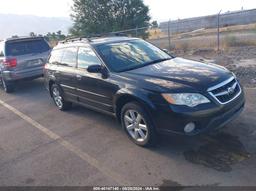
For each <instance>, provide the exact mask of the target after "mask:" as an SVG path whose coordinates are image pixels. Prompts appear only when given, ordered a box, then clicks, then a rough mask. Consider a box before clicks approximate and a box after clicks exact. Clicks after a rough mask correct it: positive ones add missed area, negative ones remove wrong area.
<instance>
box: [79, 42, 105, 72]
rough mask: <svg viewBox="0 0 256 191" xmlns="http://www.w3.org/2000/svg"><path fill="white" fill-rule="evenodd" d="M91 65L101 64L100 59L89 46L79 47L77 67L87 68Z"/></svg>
mask: <svg viewBox="0 0 256 191" xmlns="http://www.w3.org/2000/svg"><path fill="white" fill-rule="evenodd" d="M91 65H101V61H100V59H99V58H98V57H97V55H96V54H95V52H94V51H93V50H92V49H91V48H90V47H80V48H79V50H78V65H77V67H78V68H80V69H87V68H88V66H91Z"/></svg>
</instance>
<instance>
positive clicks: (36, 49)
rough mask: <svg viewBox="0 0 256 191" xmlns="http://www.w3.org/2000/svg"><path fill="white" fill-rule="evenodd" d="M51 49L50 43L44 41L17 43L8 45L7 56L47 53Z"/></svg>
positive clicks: (8, 43)
mask: <svg viewBox="0 0 256 191" xmlns="http://www.w3.org/2000/svg"><path fill="white" fill-rule="evenodd" d="M49 49H50V47H49V45H48V43H47V42H46V41H45V40H43V39H40V40H30V41H15V42H7V43H6V55H8V56H20V55H26V54H35V53H42V52H46V51H48V50H49Z"/></svg>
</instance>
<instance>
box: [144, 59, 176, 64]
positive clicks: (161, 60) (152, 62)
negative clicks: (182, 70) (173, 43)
mask: <svg viewBox="0 0 256 191" xmlns="http://www.w3.org/2000/svg"><path fill="white" fill-rule="evenodd" d="M171 59H172V58H162V59H157V60H153V61H150V62H147V63H145V65H150V64H156V63H159V62H164V61H166V60H171Z"/></svg>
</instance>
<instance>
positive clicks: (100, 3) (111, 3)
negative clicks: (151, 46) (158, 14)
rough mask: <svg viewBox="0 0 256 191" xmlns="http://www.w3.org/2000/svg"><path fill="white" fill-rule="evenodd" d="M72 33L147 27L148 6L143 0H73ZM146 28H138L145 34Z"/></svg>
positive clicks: (92, 32)
mask: <svg viewBox="0 0 256 191" xmlns="http://www.w3.org/2000/svg"><path fill="white" fill-rule="evenodd" d="M72 10H73V13H72V14H71V18H72V19H73V21H74V25H73V27H72V28H71V30H70V32H71V34H73V35H90V34H101V33H108V32H114V31H120V30H126V29H135V28H142V27H148V26H149V25H150V24H149V20H150V16H149V8H148V7H147V6H146V5H145V4H144V2H143V0H74V5H73V6H72ZM145 31H146V30H140V31H139V32H140V33H143V34H145Z"/></svg>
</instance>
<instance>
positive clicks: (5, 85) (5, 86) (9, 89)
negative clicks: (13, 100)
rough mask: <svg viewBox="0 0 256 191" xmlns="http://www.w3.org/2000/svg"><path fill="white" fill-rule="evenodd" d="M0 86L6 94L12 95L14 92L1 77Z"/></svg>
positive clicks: (10, 85)
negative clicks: (0, 85)
mask: <svg viewBox="0 0 256 191" xmlns="http://www.w3.org/2000/svg"><path fill="white" fill-rule="evenodd" d="M1 84H2V87H3V89H4V91H5V92H6V93H12V92H13V91H14V85H13V84H11V83H8V82H6V81H5V80H4V78H3V77H2V78H1Z"/></svg>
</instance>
